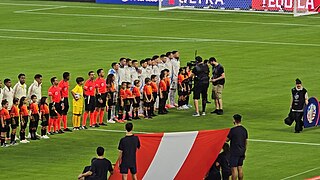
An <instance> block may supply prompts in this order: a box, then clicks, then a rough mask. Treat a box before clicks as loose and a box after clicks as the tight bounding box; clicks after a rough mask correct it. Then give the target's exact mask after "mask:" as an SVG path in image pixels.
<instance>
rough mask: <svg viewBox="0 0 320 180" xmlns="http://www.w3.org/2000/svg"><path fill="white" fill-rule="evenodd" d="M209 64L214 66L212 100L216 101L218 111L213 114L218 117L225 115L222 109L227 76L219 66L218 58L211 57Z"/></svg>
mask: <svg viewBox="0 0 320 180" xmlns="http://www.w3.org/2000/svg"><path fill="white" fill-rule="evenodd" d="M209 63H210V64H211V65H212V78H211V80H210V81H211V82H212V85H213V87H212V99H214V101H215V105H216V109H215V110H214V111H212V112H211V113H212V114H213V113H216V114H218V115H222V114H223V108H222V90H223V88H224V84H225V82H226V80H225V79H226V76H225V72H224V68H223V66H222V65H221V64H219V63H218V62H217V60H216V58H214V57H211V58H210V59H209Z"/></svg>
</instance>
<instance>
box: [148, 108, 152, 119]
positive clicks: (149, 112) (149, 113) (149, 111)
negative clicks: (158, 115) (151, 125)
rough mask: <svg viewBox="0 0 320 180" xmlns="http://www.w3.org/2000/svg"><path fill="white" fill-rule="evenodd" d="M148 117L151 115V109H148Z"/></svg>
mask: <svg viewBox="0 0 320 180" xmlns="http://www.w3.org/2000/svg"><path fill="white" fill-rule="evenodd" d="M148 117H151V109H148Z"/></svg>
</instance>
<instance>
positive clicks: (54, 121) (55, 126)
mask: <svg viewBox="0 0 320 180" xmlns="http://www.w3.org/2000/svg"><path fill="white" fill-rule="evenodd" d="M57 128H58V119H53V131H54V132H56V131H57V130H58V129H57Z"/></svg>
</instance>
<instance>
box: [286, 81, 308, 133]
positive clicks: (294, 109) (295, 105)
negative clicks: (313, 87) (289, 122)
mask: <svg viewBox="0 0 320 180" xmlns="http://www.w3.org/2000/svg"><path fill="white" fill-rule="evenodd" d="M291 94H292V95H291V107H290V110H291V116H292V118H293V120H294V121H295V122H296V125H295V133H300V132H301V131H302V126H303V122H302V117H303V109H304V107H305V106H306V105H307V104H308V92H307V90H306V89H305V88H304V87H302V82H301V80H300V79H296V87H294V88H292V89H291Z"/></svg>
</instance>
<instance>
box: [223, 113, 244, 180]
mask: <svg viewBox="0 0 320 180" xmlns="http://www.w3.org/2000/svg"><path fill="white" fill-rule="evenodd" d="M241 119H242V117H241V115H239V114H235V115H233V124H234V125H235V126H234V127H233V128H231V129H230V132H229V134H228V136H227V141H230V166H231V171H232V180H236V179H237V178H238V179H239V180H242V179H243V170H242V166H243V161H244V159H245V153H246V150H247V140H248V132H247V130H246V128H244V127H243V126H242V124H241Z"/></svg>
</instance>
